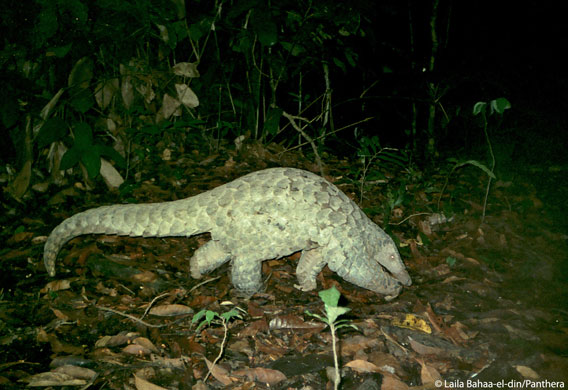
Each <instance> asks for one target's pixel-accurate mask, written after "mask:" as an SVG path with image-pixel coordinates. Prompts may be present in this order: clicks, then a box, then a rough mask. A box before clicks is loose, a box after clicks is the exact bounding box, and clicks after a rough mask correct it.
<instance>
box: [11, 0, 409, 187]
mask: <svg viewBox="0 0 568 390" xmlns="http://www.w3.org/2000/svg"><path fill="white" fill-rule="evenodd" d="M32 4H34V6H33V7H30V9H29V10H27V11H26V18H27V20H29V26H28V30H25V32H26V33H22V31H19V29H20V25H21V22H23V21H21V20H16V18H17V17H18V15H19V14H18V13H16V12H13V11H10V10H8V11H7V15H8V16H9V18H8V19H7V21H1V22H0V24H1V27H2V28H3V29H4V30H6V31H7V35H8V37H9V38H8V42H9V44H8V45H5V47H4V48H3V49H2V51H1V53H0V58H4V59H10V60H9V61H7V60H6V61H0V70H1V71H2V72H3V73H6V74H9V75H10V76H9V77H8V79H9V80H10V83H14V85H13V86H11V90H12V91H18V92H17V93H16V95H14V96H10V99H8V103H7V104H3V105H1V106H0V111H1V115H2V122H3V123H4V124H6V125H8V126H9V127H10V128H12V129H13V131H21V129H22V128H24V126H23V123H21V122H22V121H23V118H22V116H21V115H17V114H18V112H19V111H20V110H21V111H23V110H22V108H23V107H25V109H26V112H30V113H32V114H31V115H33V116H34V118H33V119H34V125H35V128H39V129H40V130H39V133H37V134H36V137H35V139H34V142H35V146H36V148H35V149H34V151H35V152H36V153H37V155H36V156H34V158H36V159H42V161H41V162H42V163H43V167H45V169H47V167H48V166H58V164H53V162H52V161H50V162H49V164H48V162H47V161H44V160H45V159H46V157H45V156H47V153H45V150H42V149H45V148H47V147H48V146H50V145H51V144H52V143H54V142H65V143H67V144H68V145H71V142H70V140H71V138H74V137H75V138H76V139H75V138H74V139H73V141H72V146H71V149H70V150H69V151H68V152H67V153H66V154H65V157H64V158H63V161H62V167H73V166H76V165H77V164H78V163H82V164H83V165H84V166H85V168H86V169H87V171H88V173H89V176H91V177H94V176H95V175H96V172H97V169H98V167H99V166H100V161H99V159H100V157H101V156H111V158H112V159H113V160H114V161H115V162H116V163H117V166H118V167H121V166H124V165H123V164H122V160H121V159H122V158H121V157H119V156H118V154H117V153H114V152H112V151H111V150H110V146H108V145H109V144H108V139H109V137H108V136H107V134H108V135H112V138H113V139H114V140H117V141H119V142H117V144H121V145H126V144H129V145H131V148H129V150H132V153H139V154H141V157H147V156H148V154H155V155H158V153H154V152H155V150H154V149H155V146H156V145H157V144H164V142H161V143H160V142H159V141H161V140H163V139H166V140H168V141H171V140H172V138H173V139H174V140H176V141H179V142H180V143H181V142H186V141H187V140H188V139H190V140H195V138H198V137H199V138H200V139H203V137H205V139H207V140H208V141H210V140H216V141H217V142H215V143H214V144H216V145H219V144H220V143H219V142H218V141H219V140H220V139H221V138H225V137H231V138H234V137H235V136H238V135H240V134H241V133H244V132H250V133H251V134H252V137H253V138H256V139H259V140H268V139H273V138H274V137H280V138H282V137H288V140H289V142H294V141H295V140H296V139H297V138H296V135H297V132H296V131H295V130H291V129H292V126H287V127H284V128H283V127H282V126H281V118H282V115H283V113H284V112H285V111H286V112H291V111H290V110H291V109H297V112H293V113H292V114H294V115H302V116H303V117H305V118H311V119H307V120H306V123H307V124H306V125H305V127H303V128H302V129H303V131H304V132H305V133H306V134H307V136H309V137H312V138H313V139H318V140H319V141H320V142H323V140H324V139H325V137H326V135H327V134H329V132H330V130H333V126H334V124H333V122H332V121H331V120H329V119H328V118H331V117H333V115H332V112H331V111H332V108H333V107H334V106H333V105H332V104H331V93H332V91H333V87H334V84H333V83H334V81H335V80H337V79H338V78H339V77H340V76H341V75H342V74H343V73H344V72H346V71H347V70H348V69H350V68H353V67H356V66H357V65H358V62H359V58H358V54H357V53H358V43H357V42H358V40H359V39H363V38H364V37H366V36H367V32H366V29H368V28H369V26H370V22H369V20H367V19H366V18H365V14H364V13H365V10H364V9H363V8H359V7H361V6H360V5H356V4H347V3H341V2H339V3H329V2H320V1H316V2H303V1H287V2H284V3H278V2H272V3H267V2H265V1H263V0H236V1H233V2H229V3H216V2H206V1H195V2H193V3H192V4H191V9H192V12H191V13H187V14H186V7H187V5H185V4H184V2H172V1H171V0H136V1H134V0H124V1H114V0H99V1H96V2H89V1H85V0H35V1H33V0H32ZM10 17H12V18H10ZM12 19H13V20H12ZM181 58H183V59H184V60H186V59H187V61H188V62H187V63H185V64H188V65H192V66H193V68H194V69H193V73H192V72H179V71H176V69H175V67H176V66H178V65H180V64H183V63H181V62H180V59H181ZM197 68H199V71H198V70H197ZM200 72H201V73H200ZM14 80H16V81H14ZM305 80H308V81H307V82H306V81H305ZM18 83H25V87H24V88H22V87H21V86H20V85H18ZM180 86H183V87H185V90H190V91H191V93H192V94H194V95H195V99H193V100H194V101H193V102H192V103H191V104H189V103H188V102H187V101H184V99H183V98H182V97H181V96H180V93H179V88H178V87H180ZM22 91H25V92H24V93H22ZM282 91H285V92H282ZM18 94H19V95H18ZM314 97H315V98H314ZM324 97H325V98H324ZM348 98H349V97H348V96H342V99H348ZM168 102H169V103H168ZM315 103H322V104H315ZM102 119H104V120H106V121H107V124H108V128H105V129H101V127H100V123H101V122H102ZM111 122H112V123H111ZM95 123H96V124H97V125H95ZM78 124H81V125H79V126H78ZM90 129H96V131H95V130H90ZM101 130H103V131H101ZM283 130H284V131H283ZM208 133H209V134H208ZM176 137H177V138H176ZM23 138H24V137H19V138H18V137H12V139H14V140H18V141H14V142H15V147H16V148H17V149H23V148H25V146H26V145H25V144H24V141H21V140H22V139H23ZM305 138H306V139H307V137H305ZM369 146H372V145H369ZM371 152H372V150H371ZM144 154H145V155H144ZM126 157H128V156H126ZM397 158H398V155H397V153H394V152H393V153H390V151H388V150H386V149H385V150H383V152H382V153H381V157H380V159H381V160H382V161H389V160H390V161H391V162H395V163H396V162H397V161H398V160H397ZM34 166H39V165H38V164H35V165H34Z"/></svg>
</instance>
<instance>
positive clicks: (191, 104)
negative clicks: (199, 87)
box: [176, 84, 199, 108]
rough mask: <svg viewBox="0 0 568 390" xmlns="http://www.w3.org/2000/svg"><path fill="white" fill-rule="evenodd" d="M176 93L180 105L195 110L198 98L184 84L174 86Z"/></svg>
mask: <svg viewBox="0 0 568 390" xmlns="http://www.w3.org/2000/svg"><path fill="white" fill-rule="evenodd" d="M176 91H177V94H178V97H179V100H180V101H181V103H182V104H183V105H184V106H186V107H187V108H195V107H197V106H199V98H198V97H197V95H196V94H195V92H193V91H192V90H191V88H189V86H187V85H185V84H176Z"/></svg>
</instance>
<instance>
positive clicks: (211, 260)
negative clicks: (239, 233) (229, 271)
mask: <svg viewBox="0 0 568 390" xmlns="http://www.w3.org/2000/svg"><path fill="white" fill-rule="evenodd" d="M229 260H231V254H230V253H229V252H227V250H226V249H225V248H224V247H223V245H222V244H221V243H220V242H219V241H217V240H210V241H208V242H207V243H205V244H204V245H202V246H201V247H200V248H198V249H197V250H196V251H195V252H194V253H193V256H192V257H191V260H190V261H189V264H190V269H191V276H192V277H193V278H195V279H199V278H201V276H202V275H203V274H205V273H207V272H209V271H212V270H214V269H215V268H217V267H219V266H221V265H222V264H223V263H226V262H227V261H229Z"/></svg>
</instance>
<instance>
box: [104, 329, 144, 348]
mask: <svg viewBox="0 0 568 390" xmlns="http://www.w3.org/2000/svg"><path fill="white" fill-rule="evenodd" d="M137 337H138V333H136V332H121V333H119V334H117V335H114V336H103V337H101V338H100V339H98V340H97V342H96V343H95V347H96V348H104V347H118V346H120V345H126V344H129V343H130V342H132V340H134V339H135V338H137Z"/></svg>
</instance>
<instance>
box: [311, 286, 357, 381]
mask: <svg viewBox="0 0 568 390" xmlns="http://www.w3.org/2000/svg"><path fill="white" fill-rule="evenodd" d="M318 295H319V296H320V298H321V300H322V301H323V303H324V315H319V314H315V313H311V312H310V311H309V310H306V314H308V315H310V316H312V317H315V318H317V319H318V320H320V321H321V322H323V323H325V324H327V326H329V330H330V332H331V340H332V343H333V361H334V364H335V380H334V381H333V383H334V388H335V389H338V388H339V383H340V381H341V376H340V374H339V358H338V352H337V346H336V345H337V330H338V329H341V328H346V327H351V328H353V329H357V327H356V326H355V325H353V324H351V323H349V320H338V318H339V317H340V316H342V315H344V314H346V313H348V312H349V311H350V310H351V309H349V308H347V307H342V306H338V304H339V298H340V296H341V293H340V292H339V291H338V290H337V289H336V288H335V286H333V287H331V288H328V289H327V290H323V291H320V292H319V293H318Z"/></svg>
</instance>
